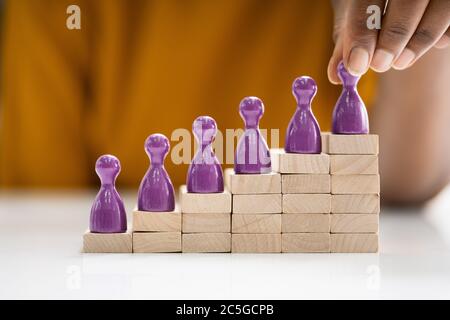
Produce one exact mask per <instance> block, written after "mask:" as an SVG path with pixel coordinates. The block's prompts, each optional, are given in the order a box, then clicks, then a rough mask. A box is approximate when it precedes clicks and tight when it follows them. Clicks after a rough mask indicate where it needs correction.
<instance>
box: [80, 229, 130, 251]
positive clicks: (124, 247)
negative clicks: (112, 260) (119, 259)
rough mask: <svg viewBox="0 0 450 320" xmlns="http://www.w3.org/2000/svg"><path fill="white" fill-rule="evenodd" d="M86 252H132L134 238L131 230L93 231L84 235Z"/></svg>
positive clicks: (84, 249)
mask: <svg viewBox="0 0 450 320" xmlns="http://www.w3.org/2000/svg"><path fill="white" fill-rule="evenodd" d="M83 252H84V253H131V252H133V240H132V234H131V232H129V231H127V232H124V233H92V232H90V231H86V232H85V234H84V235H83Z"/></svg>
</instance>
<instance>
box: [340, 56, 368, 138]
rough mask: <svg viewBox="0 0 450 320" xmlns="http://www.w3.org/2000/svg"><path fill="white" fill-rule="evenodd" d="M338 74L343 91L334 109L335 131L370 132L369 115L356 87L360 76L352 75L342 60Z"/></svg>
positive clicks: (346, 132)
mask: <svg viewBox="0 0 450 320" xmlns="http://www.w3.org/2000/svg"><path fill="white" fill-rule="evenodd" d="M337 71H338V75H339V78H340V79H341V81H342V86H343V87H342V93H341V96H340V97H339V99H338V100H337V102H336V106H335V107H334V110H333V133H335V134H368V133H369V117H368V115H367V109H366V106H365V105H364V102H363V100H362V99H361V97H360V96H359V94H358V90H357V88H356V86H357V84H358V81H359V79H360V77H355V76H353V75H351V74H350V73H349V72H348V71H347V70H346V69H345V67H344V63H343V62H342V61H341V62H340V63H339V65H338V69H337Z"/></svg>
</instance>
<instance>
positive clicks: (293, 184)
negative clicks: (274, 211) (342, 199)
mask: <svg viewBox="0 0 450 320" xmlns="http://www.w3.org/2000/svg"><path fill="white" fill-rule="evenodd" d="M282 192H283V194H287V193H330V175H329V174H285V175H283V176H282Z"/></svg>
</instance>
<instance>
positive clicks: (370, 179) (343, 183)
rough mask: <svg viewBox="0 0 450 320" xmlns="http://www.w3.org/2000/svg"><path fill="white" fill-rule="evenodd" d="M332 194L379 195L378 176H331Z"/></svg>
mask: <svg viewBox="0 0 450 320" xmlns="http://www.w3.org/2000/svg"><path fill="white" fill-rule="evenodd" d="M331 193H332V194H379V193H380V176H379V175H377V174H367V175H346V176H337V175H332V176H331Z"/></svg>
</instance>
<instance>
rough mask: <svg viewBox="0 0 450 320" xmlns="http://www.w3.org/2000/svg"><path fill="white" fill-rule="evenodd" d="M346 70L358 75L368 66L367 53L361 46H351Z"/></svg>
mask: <svg viewBox="0 0 450 320" xmlns="http://www.w3.org/2000/svg"><path fill="white" fill-rule="evenodd" d="M347 68H348V71H349V72H350V73H351V74H352V75H354V76H360V75H362V74H363V73H364V72H366V71H367V68H369V53H368V52H367V51H366V50H365V49H363V48H358V47H356V48H353V49H352V51H351V52H350V56H349V58H348V64H347Z"/></svg>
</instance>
